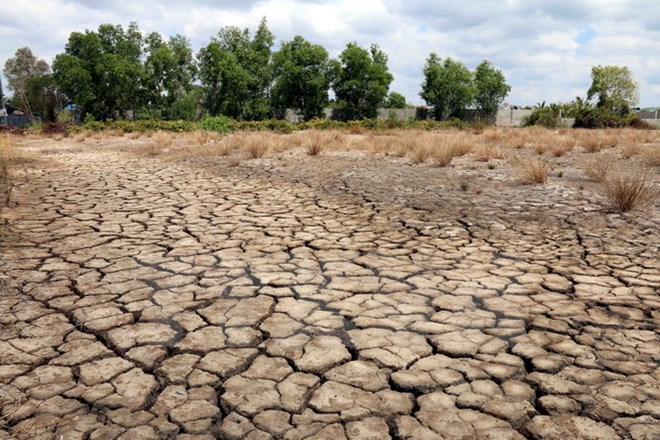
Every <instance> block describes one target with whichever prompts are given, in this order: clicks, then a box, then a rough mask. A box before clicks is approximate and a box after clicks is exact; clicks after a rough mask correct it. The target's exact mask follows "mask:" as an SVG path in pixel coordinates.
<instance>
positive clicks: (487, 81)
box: [473, 60, 511, 118]
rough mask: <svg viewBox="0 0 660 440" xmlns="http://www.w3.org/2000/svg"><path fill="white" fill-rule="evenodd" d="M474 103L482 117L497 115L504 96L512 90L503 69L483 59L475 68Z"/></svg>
mask: <svg viewBox="0 0 660 440" xmlns="http://www.w3.org/2000/svg"><path fill="white" fill-rule="evenodd" d="M473 81H474V105H475V107H476V109H477V112H478V116H479V117H480V118H490V117H493V116H495V114H496V113H497V109H498V108H499V107H500V105H501V104H502V102H504V98H506V95H508V94H509V92H510V91H511V86H510V85H508V84H507V83H506V79H505V78H504V74H503V73H502V71H501V70H498V69H496V68H494V67H493V65H492V64H491V63H490V62H489V61H487V60H483V61H482V62H481V63H480V64H479V65H478V66H477V67H476V69H474V77H473Z"/></svg>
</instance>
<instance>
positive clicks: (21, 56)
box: [3, 47, 50, 116]
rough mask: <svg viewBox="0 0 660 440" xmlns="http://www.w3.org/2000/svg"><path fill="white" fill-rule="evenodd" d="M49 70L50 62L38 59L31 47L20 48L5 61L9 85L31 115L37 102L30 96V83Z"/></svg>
mask: <svg viewBox="0 0 660 440" xmlns="http://www.w3.org/2000/svg"><path fill="white" fill-rule="evenodd" d="M49 71H50V68H49V67H48V63H46V61H44V60H41V59H37V57H35V56H34V55H33V54H32V50H30V48H29V47H22V48H20V49H18V50H17V51H16V53H15V54H14V56H13V57H12V58H9V59H8V60H7V62H6V63H5V68H4V70H3V72H4V74H5V77H6V78H7V87H8V88H9V89H11V90H12V91H13V92H14V94H15V95H16V97H17V98H18V101H19V102H20V103H21V104H22V106H23V108H24V109H25V111H26V113H27V114H28V115H29V116H32V107H33V105H35V104H36V103H35V102H34V100H33V101H32V102H31V101H30V99H29V97H28V87H29V83H30V81H31V80H34V78H35V77H40V76H43V75H46V74H48V72H49ZM32 98H34V96H32Z"/></svg>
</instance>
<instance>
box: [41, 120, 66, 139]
mask: <svg viewBox="0 0 660 440" xmlns="http://www.w3.org/2000/svg"><path fill="white" fill-rule="evenodd" d="M41 132H42V133H43V134H46V135H57V134H59V135H62V136H68V135H69V124H64V123H62V122H46V123H45V124H43V125H42V126H41Z"/></svg>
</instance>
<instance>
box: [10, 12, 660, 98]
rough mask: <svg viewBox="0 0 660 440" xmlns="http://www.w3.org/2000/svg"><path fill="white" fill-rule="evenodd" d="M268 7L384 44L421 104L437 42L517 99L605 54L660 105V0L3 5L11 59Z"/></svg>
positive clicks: (283, 27) (201, 29)
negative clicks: (119, 29) (90, 33)
mask: <svg viewBox="0 0 660 440" xmlns="http://www.w3.org/2000/svg"><path fill="white" fill-rule="evenodd" d="M264 16H265V17H267V19H268V24H269V27H270V29H271V31H272V32H273V33H274V34H275V36H276V37H277V38H278V43H276V44H279V41H286V40H289V39H291V38H292V37H293V36H295V35H302V36H303V37H305V38H306V39H307V40H310V41H312V42H314V43H319V44H322V45H323V46H324V47H325V48H326V49H327V50H328V51H329V52H330V54H331V56H337V55H338V54H339V53H340V52H341V50H342V49H343V48H344V47H345V45H346V43H348V42H349V41H356V42H358V43H359V44H361V45H363V46H368V45H370V44H371V43H377V44H378V45H380V47H381V48H382V49H383V50H384V51H385V52H386V53H387V54H388V55H389V66H390V70H391V71H392V73H393V74H394V78H395V80H394V82H393V84H392V86H391V89H392V90H394V91H398V92H400V93H403V94H404V95H405V96H406V97H407V99H408V100H409V101H411V102H413V103H414V104H421V103H422V102H421V99H420V98H419V88H420V83H421V81H422V67H423V65H424V60H425V59H426V57H427V56H428V55H429V53H431V52H436V53H437V54H438V55H439V56H441V57H446V56H451V57H453V58H456V59H459V60H461V61H463V62H464V63H465V64H466V65H467V66H468V67H469V68H470V69H473V68H474V67H475V66H476V65H477V64H478V63H479V62H480V61H481V60H483V59H488V60H489V61H491V62H492V63H493V64H494V65H495V66H496V67H498V68H499V69H501V70H502V71H503V72H504V74H505V76H506V78H507V80H508V82H509V83H510V84H511V86H512V87H513V90H512V91H511V94H510V96H509V97H508V99H507V101H508V102H509V103H511V104H519V105H526V104H530V105H533V104H535V103H537V102H541V101H544V100H545V101H548V102H558V101H560V102H567V101H570V100H571V99H573V98H574V97H575V96H585V95H586V90H587V89H588V88H589V84H590V76H589V75H590V71H591V66H594V65H598V64H602V65H626V66H628V67H630V69H631V70H632V72H633V74H634V76H635V78H636V79H637V81H638V82H639V85H640V95H641V102H640V105H641V106H642V107H646V106H660V8H659V7H658V5H657V0H468V1H466V0H460V1H456V0H436V1H422V0H405V1H403V0H388V1H385V0H311V1H300V0H185V1H171V0H13V1H3V2H2V5H0V39H1V41H2V43H1V44H0V65H2V66H4V62H5V60H6V59H7V58H8V57H11V56H13V54H14V52H15V51H16V49H17V48H19V47H23V46H29V47H30V48H31V49H32V51H33V52H34V53H35V54H36V55H37V56H39V57H41V58H44V59H46V61H48V62H49V63H50V62H51V61H52V59H53V57H54V56H55V55H56V54H57V53H59V52H62V51H63V49H64V45H65V44H66V41H67V38H68V36H69V34H70V33H71V32H72V31H82V30H85V29H96V28H97V27H98V25H99V24H102V23H111V24H122V25H124V26H126V25H128V23H129V22H130V21H136V22H137V23H138V25H139V26H140V29H141V30H143V31H145V32H151V31H157V32H160V33H161V34H163V35H167V36H169V35H174V34H177V33H179V34H182V35H184V36H186V37H188V38H189V39H190V40H191V43H192V46H193V48H194V49H195V50H197V49H199V48H200V47H202V46H204V45H206V44H207V43H208V41H209V39H210V37H211V36H212V35H214V34H215V33H216V32H217V31H218V30H219V29H220V28H222V27H224V26H239V27H249V28H250V29H254V28H255V27H256V26H257V24H258V22H259V20H260V18H261V17H264Z"/></svg>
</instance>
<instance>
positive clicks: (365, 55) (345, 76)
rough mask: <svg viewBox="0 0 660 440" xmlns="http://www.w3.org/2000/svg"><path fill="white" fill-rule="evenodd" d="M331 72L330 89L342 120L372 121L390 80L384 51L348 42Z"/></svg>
mask: <svg viewBox="0 0 660 440" xmlns="http://www.w3.org/2000/svg"><path fill="white" fill-rule="evenodd" d="M333 70H334V72H333V76H334V79H333V81H332V88H333V90H334V92H335V95H336V96H337V103H338V107H339V108H340V109H341V110H342V116H343V118H344V119H345V120H360V119H365V118H375V117H376V116H377V114H378V107H379V106H380V105H381V104H382V103H383V102H384V100H385V97H386V96H387V92H388V90H389V87H390V83H391V82H392V80H393V76H392V74H391V73H390V72H389V70H388V68H387V55H386V54H385V52H383V51H382V50H380V49H379V48H378V46H376V45H372V46H371V48H370V49H369V50H367V49H364V48H362V47H360V46H358V45H357V43H348V45H346V49H344V51H343V52H342V53H341V54H340V55H339V60H337V61H335V62H334V68H333Z"/></svg>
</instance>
